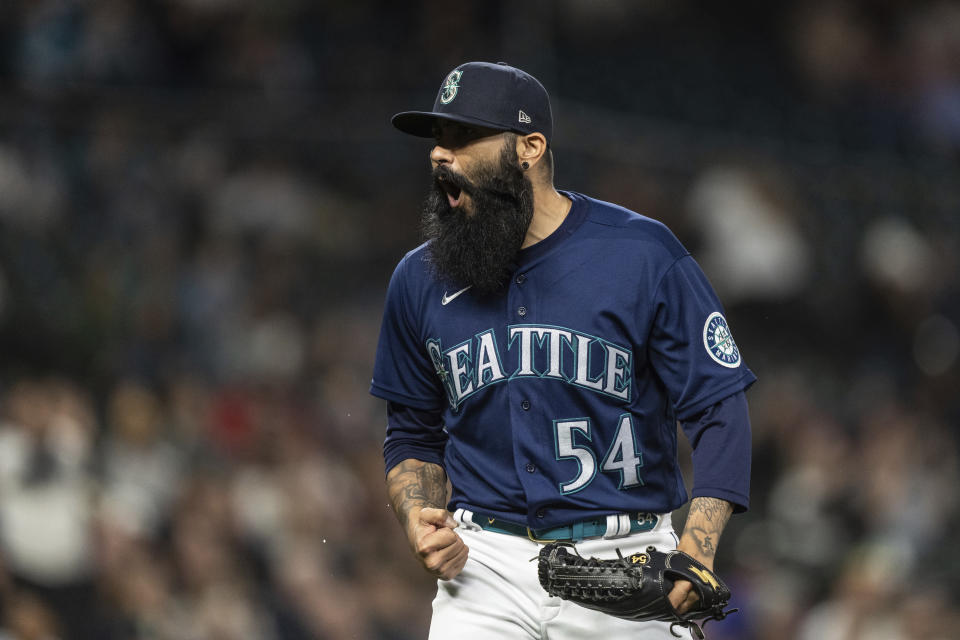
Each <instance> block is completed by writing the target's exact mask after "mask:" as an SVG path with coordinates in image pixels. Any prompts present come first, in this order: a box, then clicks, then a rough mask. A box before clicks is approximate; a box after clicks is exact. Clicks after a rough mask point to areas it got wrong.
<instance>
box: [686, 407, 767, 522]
mask: <svg viewBox="0 0 960 640" xmlns="http://www.w3.org/2000/svg"><path fill="white" fill-rule="evenodd" d="M681 426H682V427H683V432H684V433H685V434H686V436H687V439H688V440H689V441H690V445H691V446H692V447H693V460H692V461H693V492H692V496H693V497H694V498H700V497H707V498H720V499H722V500H726V501H727V502H730V503H731V504H733V511H734V513H740V512H742V511H746V510H747V509H748V508H749V507H750V453H751V444H750V412H749V410H748V408H747V398H746V395H745V394H744V393H743V391H738V392H736V393H734V394H733V395H731V396H727V397H726V398H724V399H722V400H720V401H719V402H717V403H716V404H714V405H711V406H709V407H707V408H706V409H704V410H703V411H701V412H700V413H698V414H696V415H695V416H693V417H692V418H690V419H689V420H684V421H682V422H681Z"/></svg>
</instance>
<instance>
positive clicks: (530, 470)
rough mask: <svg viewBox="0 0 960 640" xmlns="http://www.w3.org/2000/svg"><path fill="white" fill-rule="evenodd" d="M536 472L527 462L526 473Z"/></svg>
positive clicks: (531, 464) (530, 463)
mask: <svg viewBox="0 0 960 640" xmlns="http://www.w3.org/2000/svg"><path fill="white" fill-rule="evenodd" d="M536 470H537V468H536V467H535V466H533V463H532V462H528V463H527V473H533V472H534V471H536Z"/></svg>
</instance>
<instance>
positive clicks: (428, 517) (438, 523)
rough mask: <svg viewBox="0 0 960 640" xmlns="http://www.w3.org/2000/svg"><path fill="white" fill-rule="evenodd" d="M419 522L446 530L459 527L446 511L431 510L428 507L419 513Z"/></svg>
mask: <svg viewBox="0 0 960 640" xmlns="http://www.w3.org/2000/svg"><path fill="white" fill-rule="evenodd" d="M420 521H421V522H426V523H428V524H432V525H434V526H435V527H447V528H448V529H456V528H457V527H459V526H460V525H459V523H457V521H456V520H454V519H453V516H452V515H451V514H450V512H449V511H447V510H446V509H433V508H430V507H427V508H425V509H422V510H421V511H420Z"/></svg>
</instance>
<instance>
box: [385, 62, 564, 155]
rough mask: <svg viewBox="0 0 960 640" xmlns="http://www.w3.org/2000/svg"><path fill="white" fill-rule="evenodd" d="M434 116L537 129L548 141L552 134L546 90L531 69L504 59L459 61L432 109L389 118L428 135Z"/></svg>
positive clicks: (497, 126)
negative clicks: (501, 60) (521, 106)
mask: <svg viewBox="0 0 960 640" xmlns="http://www.w3.org/2000/svg"><path fill="white" fill-rule="evenodd" d="M520 105H523V108H522V109H520V108H519V107H520ZM437 120H448V121H452V122H460V123H463V124H473V125H479V126H481V127H488V128H491V129H499V130H501V131H513V132H516V133H520V134H530V133H541V134H543V136H544V137H545V138H546V139H547V144H549V143H550V142H551V141H552V137H553V114H552V112H551V109H550V97H549V96H548V95H547V90H546V89H544V88H543V85H542V84H540V82H539V81H538V80H537V79H536V78H534V77H533V76H531V75H530V74H529V73H527V72H525V71H522V70H520V69H517V68H516V67H511V66H510V65H508V64H507V63H505V62H498V63H496V64H494V63H491V62H467V63H465V64H462V65H460V66H459V67H457V68H456V69H454V70H453V71H451V72H450V73H448V74H447V75H446V76H445V77H444V79H443V84H442V85H441V86H440V91H439V92H438V93H437V98H436V100H435V101H434V103H433V110H432V111H404V112H402V113H398V114H396V115H395V116H393V119H392V122H393V125H394V126H395V127H396V128H398V129H400V130H401V131H403V132H405V133H409V134H412V135H415V136H420V137H423V138H431V137H433V127H434V124H435V123H436V121H437Z"/></svg>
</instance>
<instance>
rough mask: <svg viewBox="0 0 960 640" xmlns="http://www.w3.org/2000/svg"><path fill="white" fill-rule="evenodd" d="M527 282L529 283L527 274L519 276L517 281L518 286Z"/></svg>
mask: <svg viewBox="0 0 960 640" xmlns="http://www.w3.org/2000/svg"><path fill="white" fill-rule="evenodd" d="M526 281H527V276H526V274H524V273H521V274H520V275H518V276H517V280H516V282H517V284H523V283H524V282H526Z"/></svg>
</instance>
